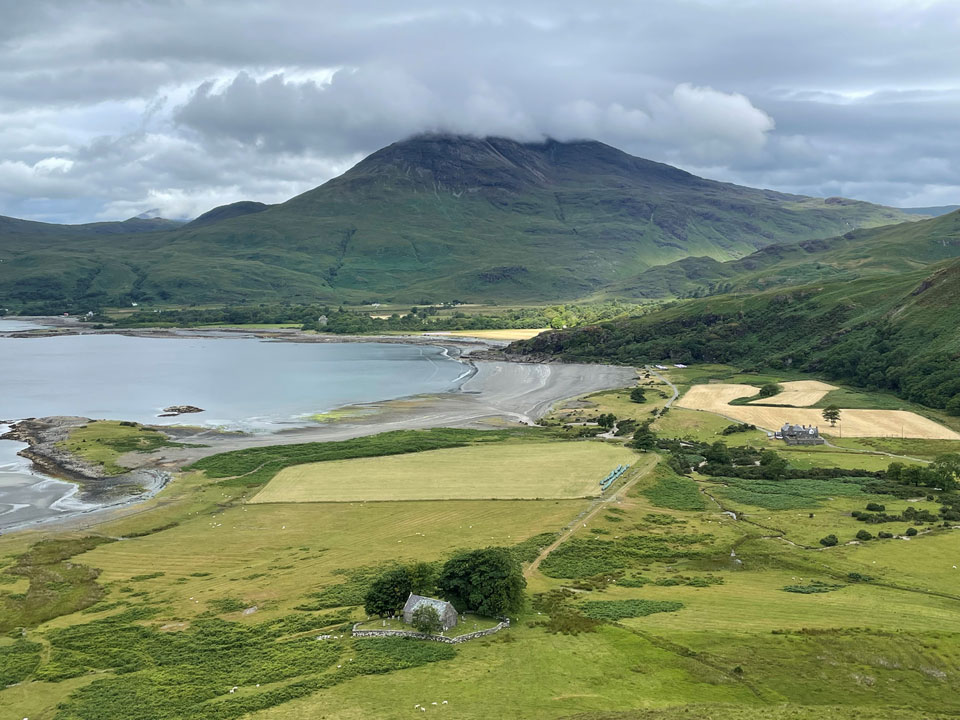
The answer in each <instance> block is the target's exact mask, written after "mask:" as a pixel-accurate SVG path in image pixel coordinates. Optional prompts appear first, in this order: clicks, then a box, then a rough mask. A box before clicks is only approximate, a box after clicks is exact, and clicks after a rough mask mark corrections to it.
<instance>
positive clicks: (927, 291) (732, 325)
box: [508, 260, 960, 415]
mask: <svg viewBox="0 0 960 720" xmlns="http://www.w3.org/2000/svg"><path fill="white" fill-rule="evenodd" d="M958 327H960V261H958V260H947V261H943V262H940V263H937V264H935V265H933V266H931V267H928V268H925V269H922V270H913V271H910V272H904V273H893V274H886V275H877V276H873V277H865V278H860V279H855V280H847V281H843V282H835V283H827V284H821V285H807V286H802V287H791V288H778V289H775V290H767V291H764V292H757V293H751V294H727V295H717V296H714V297H709V298H701V299H696V300H688V301H679V302H675V303H672V304H671V305H669V306H667V307H664V308H663V309H662V310H659V311H656V312H653V313H650V314H649V315H646V316H643V317H638V318H631V319H627V320H619V321H613V322H610V323H602V324H599V325H594V326H591V327H586V328H581V329H576V330H569V331H560V332H551V333H544V334H542V335H540V336H538V337H536V338H533V339H531V340H528V341H524V342H518V343H514V344H513V345H511V346H510V348H508V352H510V353H514V354H533V355H538V356H554V357H557V356H558V357H561V358H564V359H567V360H572V361H586V362H619V363H629V364H632V365H633V364H643V363H656V362H667V361H669V362H679V363H697V362H719V363H729V364H734V365H737V366H739V367H743V368H775V369H791V370H801V371H808V372H815V373H818V374H819V375H822V376H824V377H826V378H830V379H835V380H840V381H844V382H847V383H850V384H853V385H858V386H860V387H866V388H870V389H884V390H890V391H892V392H895V393H897V394H898V395H900V396H901V397H904V398H906V399H908V400H911V401H914V402H918V403H922V404H923V405H926V406H928V407H932V408H945V409H946V410H947V411H948V412H950V413H952V414H955V415H960V333H958V332H957V328H958Z"/></svg>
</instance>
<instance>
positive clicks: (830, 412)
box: [823, 405, 840, 427]
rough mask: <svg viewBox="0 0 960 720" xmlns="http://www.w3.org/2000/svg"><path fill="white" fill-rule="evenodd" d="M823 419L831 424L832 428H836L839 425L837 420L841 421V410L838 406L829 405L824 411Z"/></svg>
mask: <svg viewBox="0 0 960 720" xmlns="http://www.w3.org/2000/svg"><path fill="white" fill-rule="evenodd" d="M823 419H824V420H828V421H829V422H830V427H834V426H836V424H837V420H839V419H840V408H838V407H837V406H836V405H829V406H827V407H825V408H824V409H823Z"/></svg>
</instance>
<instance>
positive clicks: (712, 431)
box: [652, 407, 767, 445]
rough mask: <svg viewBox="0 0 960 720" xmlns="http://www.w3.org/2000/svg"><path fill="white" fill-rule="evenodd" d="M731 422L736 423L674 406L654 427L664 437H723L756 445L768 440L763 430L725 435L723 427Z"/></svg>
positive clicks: (711, 438)
mask: <svg viewBox="0 0 960 720" xmlns="http://www.w3.org/2000/svg"><path fill="white" fill-rule="evenodd" d="M731 424H734V421H733V420H727V419H726V418H723V417H720V416H719V415H714V414H713V413H705V412H700V411H697V410H685V409H683V408H677V407H672V408H670V410H669V412H667V413H665V414H664V415H661V416H660V417H659V418H658V419H657V420H656V421H655V422H654V423H653V427H652V429H653V431H654V432H656V433H657V434H658V435H660V436H662V437H675V438H692V439H694V440H700V441H702V442H713V441H715V440H720V439H723V440H724V441H725V442H729V443H736V444H738V445H748V444H754V445H756V444H758V443H765V442H766V441H767V434H766V433H765V432H763V431H762V430H751V431H749V432H745V433H737V434H736V435H733V436H731V437H724V436H723V435H722V433H723V429H724V428H725V427H727V426H728V425H731Z"/></svg>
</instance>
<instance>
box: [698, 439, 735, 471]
mask: <svg viewBox="0 0 960 720" xmlns="http://www.w3.org/2000/svg"><path fill="white" fill-rule="evenodd" d="M703 456H704V457H705V458H706V459H707V461H708V462H712V463H717V464H719V465H729V464H730V463H731V459H730V450H729V449H727V446H726V443H724V442H723V441H721V440H717V441H716V442H715V443H713V445H711V446H710V447H709V448H707V449H706V450H704V451H703Z"/></svg>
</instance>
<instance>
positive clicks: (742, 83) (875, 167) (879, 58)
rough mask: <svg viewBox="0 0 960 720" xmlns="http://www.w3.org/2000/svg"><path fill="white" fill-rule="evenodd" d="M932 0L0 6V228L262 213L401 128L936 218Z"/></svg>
mask: <svg viewBox="0 0 960 720" xmlns="http://www.w3.org/2000/svg"><path fill="white" fill-rule="evenodd" d="M957 37H960V3H957V2H956V1H955V0H940V1H937V0H844V2H842V3H837V2H835V0H829V1H828V0H807V1H806V2H803V3H798V2H793V1H792V0H764V1H761V0H675V1H673V2H654V1H648V2H629V3H624V2H614V1H613V0H606V1H603V0H602V1H600V2H594V3H583V2H581V1H579V0H578V1H576V2H574V1H573V0H552V1H549V2H548V1H547V0H543V1H541V0H513V1H511V2H507V1H506V0H485V1H484V2H479V1H477V0H474V1H473V2H464V1H462V0H448V1H447V2H443V3H440V2H437V1H436V0H431V1H430V2H427V1H425V0H410V1H405V2H399V3H398V2H386V1H385V0H351V1H347V0H319V1H317V0H313V1H309V0H286V1H281V2H274V3H263V2H259V1H258V2H253V1H251V0H204V1H203V2H201V1H200V0H151V2H136V1H134V0H72V1H71V2H69V3H64V2H62V1H60V0H32V1H31V2H29V3H26V2H21V1H20V0H0V214H7V215H15V216H20V217H30V218H34V219H45V220H52V221H59V222H82V221H88V220H93V219H105V218H108V219H115V218H122V217H127V216H130V215H133V214H137V213H139V212H142V211H144V210H147V209H151V208H160V210H161V211H162V212H163V213H164V214H166V215H167V216H170V217H188V216H193V215H196V214H199V213H200V212H203V211H205V210H207V209H209V208H210V207H212V206H214V205H217V204H222V203H225V202H232V201H235V200H239V199H255V200H261V201H265V202H277V201H281V200H284V199H286V198H288V197H290V196H292V195H294V194H296V193H299V192H302V191H304V190H307V189H309V188H311V187H314V186H316V185H318V184H320V183H322V182H324V181H325V180H327V179H329V178H330V177H332V176H334V175H336V174H339V173H340V172H343V171H344V170H345V169H347V168H348V167H350V165H351V164H353V163H354V162H356V161H357V160H358V159H359V158H361V157H362V156H363V155H364V154H366V153H369V152H372V151H374V150H376V149H378V148H379V147H382V146H383V145H385V144H388V143H390V142H394V141H396V140H398V139H402V138H404V137H406V136H409V135H411V134H413V133H417V132H423V131H437V130H441V131H451V132H462V133H470V134H476V135H502V136H507V137H513V138H516V139H519V140H538V139H541V138H544V137H547V136H549V137H555V138H558V139H573V138H596V139H599V140H602V141H605V142H608V143H610V144H612V145H615V146H617V147H620V148H622V149H624V150H627V151H628V152H631V153H634V154H637V155H642V156H645V157H649V158H651V159H655V160H660V161H664V162H669V163H672V164H675V165H678V166H681V167H684V168H685V169H688V170H691V171H693V172H698V173H700V174H703V175H706V176H708V177H713V178H717V179H721V180H729V181H734V182H740V183H744V184H749V185H755V186H762V187H773V188H776V189H780V190H785V191H790V192H800V193H807V194H817V195H835V194H842V195H847V196H851V197H857V198H861V199H865V200H871V201H874V202H882V203H887V204H893V205H911V204H913V205H934V204H952V203H957V202H960V162H958V160H960V136H958V134H957V133H956V131H955V127H956V124H957V119H958V116H960V72H958V71H960V43H957V42H956V38H957Z"/></svg>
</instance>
